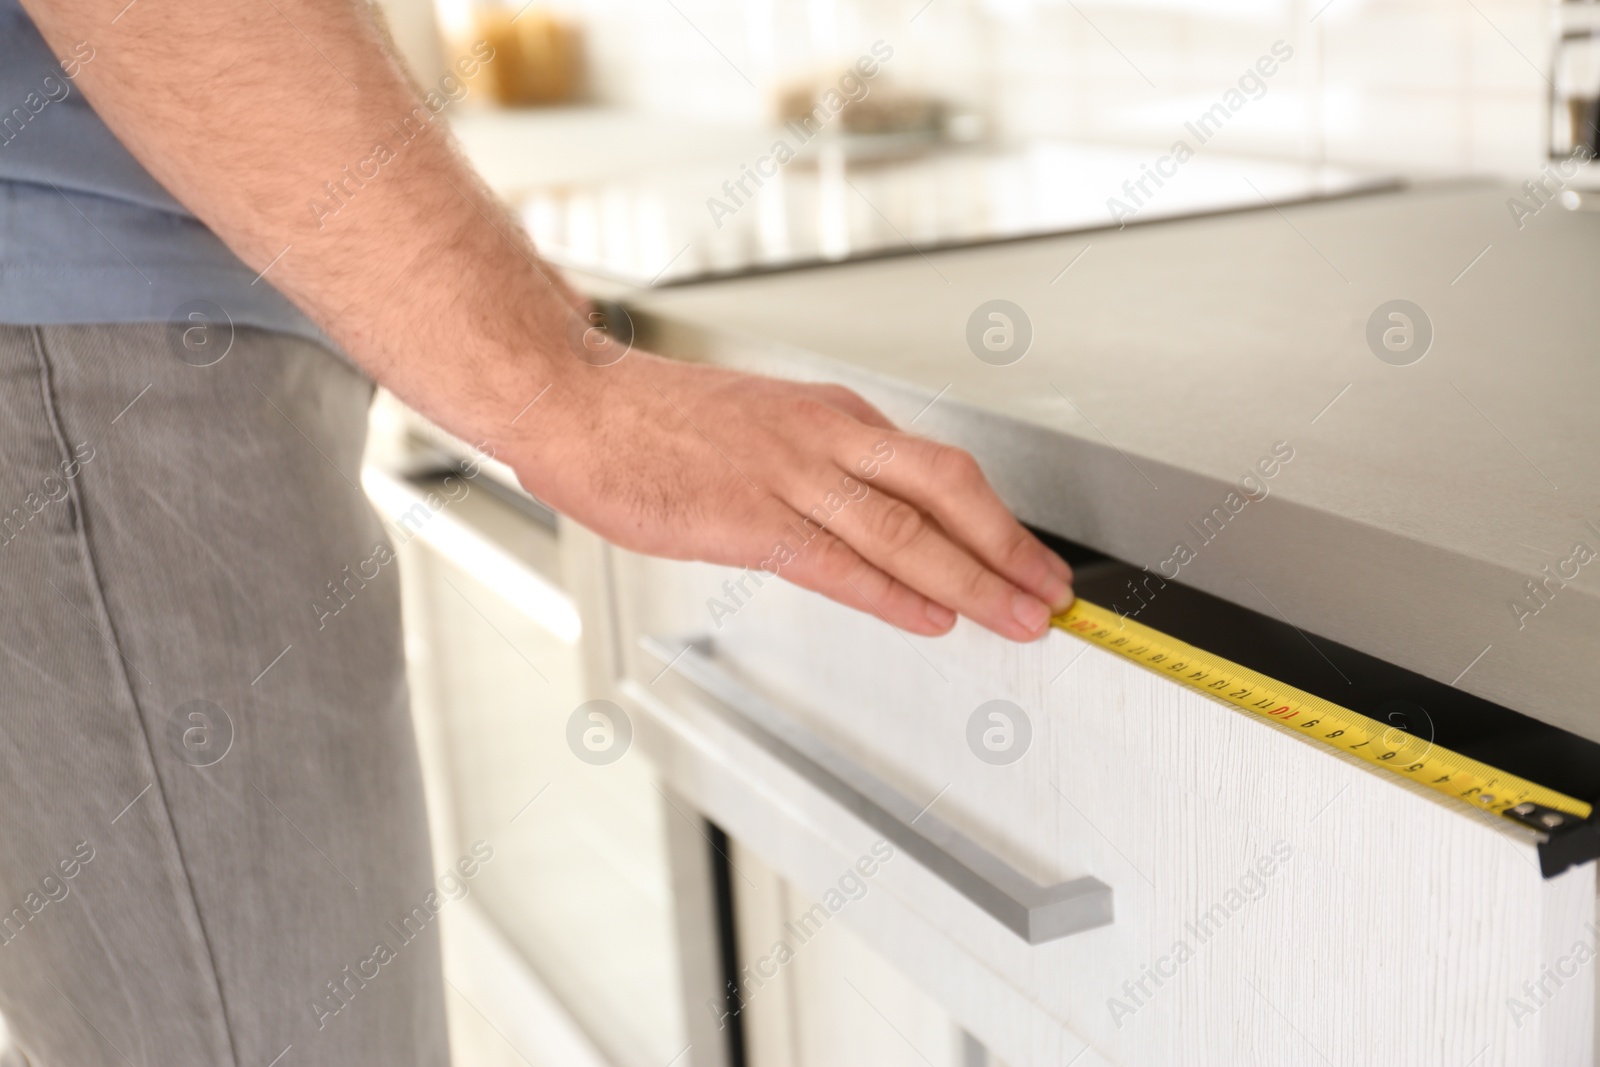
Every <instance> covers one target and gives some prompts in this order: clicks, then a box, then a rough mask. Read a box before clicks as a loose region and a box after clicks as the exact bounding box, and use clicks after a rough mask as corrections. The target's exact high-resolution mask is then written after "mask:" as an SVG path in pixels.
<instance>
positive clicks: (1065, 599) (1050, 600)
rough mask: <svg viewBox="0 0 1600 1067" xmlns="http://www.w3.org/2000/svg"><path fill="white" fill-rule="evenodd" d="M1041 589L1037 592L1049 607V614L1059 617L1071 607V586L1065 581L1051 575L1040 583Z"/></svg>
mask: <svg viewBox="0 0 1600 1067" xmlns="http://www.w3.org/2000/svg"><path fill="white" fill-rule="evenodd" d="M1040 584H1041V585H1042V586H1043V588H1041V589H1040V590H1039V592H1040V593H1041V594H1043V596H1044V602H1045V603H1046V604H1049V605H1050V612H1051V614H1053V615H1059V614H1061V613H1062V612H1063V611H1066V610H1067V609H1068V608H1070V607H1072V599H1073V598H1072V586H1071V584H1070V583H1068V582H1067V581H1066V580H1065V579H1062V578H1057V577H1055V576H1054V575H1052V576H1051V577H1049V578H1046V579H1045V580H1044V581H1043V582H1042V583H1040Z"/></svg>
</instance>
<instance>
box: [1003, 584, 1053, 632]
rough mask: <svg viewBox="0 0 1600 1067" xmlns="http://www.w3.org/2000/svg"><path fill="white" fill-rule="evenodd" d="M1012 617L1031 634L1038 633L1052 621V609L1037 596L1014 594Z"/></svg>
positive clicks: (1012, 598)
mask: <svg viewBox="0 0 1600 1067" xmlns="http://www.w3.org/2000/svg"><path fill="white" fill-rule="evenodd" d="M1011 617H1012V618H1014V619H1016V620H1017V622H1019V623H1021V624H1022V628H1023V629H1024V630H1027V631H1028V632H1029V633H1030V634H1033V633H1038V632H1039V631H1040V630H1042V629H1044V626H1045V623H1047V622H1049V621H1050V609H1049V608H1048V607H1046V606H1045V604H1044V601H1042V600H1040V599H1039V598H1038V597H1036V596H1029V595H1028V594H1027V593H1014V594H1012V596H1011Z"/></svg>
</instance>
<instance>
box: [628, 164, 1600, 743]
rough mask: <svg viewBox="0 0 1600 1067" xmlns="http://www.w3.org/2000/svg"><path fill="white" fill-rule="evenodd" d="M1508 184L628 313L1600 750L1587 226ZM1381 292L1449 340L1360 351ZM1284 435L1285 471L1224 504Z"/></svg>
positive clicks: (1035, 247) (1164, 564)
mask: <svg viewBox="0 0 1600 1067" xmlns="http://www.w3.org/2000/svg"><path fill="white" fill-rule="evenodd" d="M1515 192H1516V190H1513V189H1510V188H1499V187H1492V186H1470V187H1469V186H1454V187H1440V188H1431V189H1423V190H1411V191H1408V192H1402V193H1390V194H1381V195H1372V196H1364V197H1356V198H1351V199H1347V200H1339V201H1331V202H1324V203H1315V204H1308V205H1300V206H1295V207H1285V208H1282V209H1281V210H1280V209H1278V208H1272V207H1264V208H1263V209H1261V210H1258V211H1249V212H1242V213H1237V214H1231V215H1221V216H1212V217H1207V218H1196V219H1188V220H1183V221H1173V222H1161V223H1152V224H1147V225H1138V226H1129V227H1127V228H1126V229H1123V230H1120V231H1114V230H1106V231H1100V232H1093V233H1086V234H1078V235H1073V236H1069V237H1059V238H1048V239H1039V240H1029V241H1021V242H1016V243H1011V244H1004V245H996V246H989V247H982V248H973V249H965V250H960V251H951V252H941V253H937V254H930V255H920V254H908V255H905V256H902V257H898V258H893V259H884V260H878V261H873V262H867V263H857V264H847V265H840V266H835V267H830V268H827V269H822V270H809V271H799V272H794V273H787V274H776V275H768V276H762V277H754V278H747V279H741V280H737V281H729V282H721V283H715V284H705V285H696V286H686V287H682V288H676V289H670V288H669V289H664V290H659V291H654V292H640V293H635V294H633V295H632V296H630V297H628V304H629V307H630V309H631V310H633V311H634V313H635V321H636V324H637V327H638V329H639V336H640V339H641V342H642V343H644V344H648V345H651V346H653V347H655V348H657V349H658V350H663V351H666V352H668V353H671V354H678V355H683V356H686V357H690V358H704V359H710V360H715V361H718V362H725V363H730V364H735V365H742V366H746V367H751V368H755V369H760V370H765V371H768V372H772V373H778V374H786V375H789V376H797V377H807V378H828V379H833V380H839V381H843V382H846V383H848V384H850V385H853V386H855V387H857V388H859V389H861V390H862V391H863V392H865V393H866V394H868V395H869V396H871V397H872V398H873V399H875V400H876V401H878V402H879V403H880V404H881V405H883V406H884V407H885V409H886V410H887V411H888V412H889V413H890V415H891V416H892V417H895V418H896V419H898V420H899V421H900V422H901V423H902V424H905V423H906V422H908V421H910V420H912V419H913V418H915V425H914V427H913V428H914V429H916V430H918V431H921V432H923V433H926V434H929V435H931V436H934V437H937V438H940V439H943V440H947V441H950V442H953V443H957V444H960V445H962V446H964V447H966V448H969V449H970V450H972V451H973V452H974V453H975V454H976V455H977V456H978V458H979V459H980V460H981V461H982V463H983V466H984V468H985V470H986V471H987V472H988V473H989V475H990V477H991V479H992V480H993V481H994V482H995V484H996V485H997V486H998V488H999V489H1000V492H1001V494H1002V495H1003V496H1004V497H1005V499H1006V500H1007V502H1008V503H1010V504H1011V506H1012V507H1013V508H1014V509H1015V510H1016V511H1017V513H1018V514H1019V515H1020V516H1021V517H1022V518H1023V519H1025V520H1027V521H1029V522H1031V523H1034V524H1036V525H1038V526H1040V527H1043V528H1045V529H1048V530H1051V531H1054V532H1056V533H1058V534H1061V535H1062V536H1065V537H1068V538H1070V539H1073V540H1076V541H1079V542H1081V543H1084V544H1086V545H1089V546H1091V547H1093V548H1096V549H1099V550H1101V551H1104V552H1106V553H1108V554H1111V555H1113V556H1117V557H1119V558H1121V559H1124V560H1127V561H1129V562H1132V563H1135V564H1139V565H1142V566H1146V567H1149V568H1150V569H1152V570H1153V571H1156V570H1164V572H1165V573H1166V574H1167V575H1169V576H1171V575H1172V574H1173V573H1174V571H1176V572H1177V577H1178V578H1179V580H1181V581H1184V582H1187V583H1189V584H1192V585H1194V586H1197V587H1199V588H1201V589H1204V590H1206V591H1208V592H1211V593H1214V594H1216V595H1218V596H1221V597H1223V598H1225V599H1227V600H1230V601H1233V602H1236V603H1238V604H1241V605H1244V606H1246V607H1249V608H1252V609H1255V610H1258V611H1261V612H1264V613H1266V614H1269V615H1274V616H1278V617H1281V618H1286V619H1287V620H1289V621H1290V622H1292V623H1293V624H1294V625H1295V626H1297V627H1299V628H1300V629H1301V630H1303V631H1305V632H1307V633H1308V634H1311V635H1313V636H1315V635H1323V636H1326V637H1328V638H1332V639H1334V640H1336V641H1340V642H1343V643H1345V644H1347V645H1350V646H1353V647H1355V648H1357V649H1360V650H1362V651H1365V652H1368V653H1371V654H1373V655H1377V656H1380V657H1382V658H1384V659H1387V660H1389V661H1391V662H1395V663H1399V664H1401V665H1402V666H1405V667H1408V668H1411V669H1413V670H1415V671H1418V672H1420V673H1422V674H1425V675H1428V676H1429V677H1432V678H1435V679H1438V680H1440V681H1443V682H1447V683H1450V682H1453V683H1454V684H1456V685H1458V686H1460V687H1461V688H1462V689H1465V690H1469V691H1471V692H1473V693H1476V694H1479V695H1481V696H1484V697H1487V698H1489V699H1491V700H1495V701H1498V702H1500V703H1502V704H1505V705H1507V706H1510V707H1512V708H1516V709H1517V710H1520V711H1523V712H1525V713H1527V714H1530V715H1533V716H1535V717H1537V718H1540V719H1543V720H1545V721H1547V722H1550V723H1553V724H1556V725H1559V726H1561V727H1564V728H1566V729H1569V730H1572V731H1575V732H1577V733H1580V734H1583V735H1585V736H1587V737H1591V738H1595V739H1600V708H1597V707H1596V700H1595V698H1594V696H1593V695H1592V694H1593V685H1592V683H1591V680H1590V678H1589V672H1590V670H1591V669H1592V662H1593V654H1594V652H1595V651H1596V649H1597V647H1600V560H1597V561H1596V562H1594V563H1590V564H1587V565H1585V564H1583V563H1580V562H1578V561H1577V559H1575V558H1574V546H1575V545H1576V544H1578V543H1580V542H1581V543H1583V544H1584V545H1586V546H1587V547H1588V548H1591V549H1594V550H1595V551H1596V552H1600V473H1597V472H1596V469H1595V463H1596V460H1597V459H1600V429H1597V426H1596V422H1595V417H1594V416H1595V408H1596V401H1597V400H1600V360H1596V359H1595V358H1594V354H1595V351H1596V347H1597V343H1596V338H1597V335H1600V301H1597V300H1596V297H1595V292H1594V290H1595V287H1596V283H1597V280H1600V214H1597V213H1596V212H1595V211H1594V210H1593V208H1594V206H1595V205H1594V204H1593V202H1592V201H1590V200H1587V199H1586V200H1584V201H1582V202H1581V203H1580V204H1579V205H1578V207H1577V209H1575V210H1572V209H1568V208H1566V207H1564V206H1563V205H1561V204H1559V203H1553V204H1551V205H1550V206H1548V207H1545V208H1543V209H1542V210H1540V211H1539V212H1538V213H1537V214H1535V215H1533V216H1532V217H1530V218H1526V219H1525V220H1524V225H1523V227H1522V228H1521V229H1519V228H1518V226H1517V225H1516V222H1515V221H1514V219H1513V217H1512V214H1511V212H1510V211H1509V210H1508V207H1507V198H1508V196H1511V195H1513V194H1514V193H1515ZM1397 298H1399V299H1406V300H1410V301H1413V302H1415V304H1417V305H1419V306H1420V307H1421V308H1422V309H1423V310H1424V312H1425V314H1426V316H1427V318H1428V319H1429V320H1430V321H1431V323H1432V326H1433V330H1434V339H1433V341H1432V344H1431V348H1430V349H1429V350H1428V352H1427V353H1426V355H1425V357H1423V358H1422V359H1420V361H1417V362H1415V363H1412V364H1410V365H1406V366H1395V365H1391V364H1390V363H1387V362H1384V361H1381V360H1380V359H1379V358H1377V356H1375V355H1374V352H1373V350H1372V349H1371V348H1370V347H1369V344H1368V341H1367V337H1366V334H1367V324H1368V320H1369V317H1371V316H1372V314H1373V312H1374V310H1375V309H1377V308H1378V307H1379V305H1381V304H1384V303H1385V302H1386V301H1389V300H1393V299H1397ZM993 299H1004V300H1009V301H1011V302H1013V303H1014V304H1016V305H1018V306H1019V307H1020V308H1021V309H1023V312H1024V313H1025V315H1026V317H1027V319H1028V320H1029V321H1030V322H1031V326H1032V332H1033V338H1032V342H1031V346H1030V347H1029V349H1028V351H1027V353H1026V355H1025V356H1024V357H1023V358H1022V359H1020V360H1019V361H1017V362H1015V363H1013V364H1011V365H1007V366H996V365H991V364H990V363H986V362H983V361H981V360H980V359H978V358H977V357H976V356H975V355H974V352H973V350H972V349H971V348H970V347H969V344H968V340H967V333H968V320H969V317H970V316H971V315H972V313H973V312H974V310H975V309H976V308H977V307H978V306H979V305H980V304H983V303H984V302H985V301H989V300H993ZM1414 352H1415V349H1413V353H1414ZM935 398H937V399H936V400H935ZM930 401H933V403H932V405H931V406H928V405H929V402H930ZM919 413H920V414H919ZM1279 442H1284V443H1286V444H1285V445H1279ZM1275 447H1277V448H1278V450H1279V452H1280V454H1282V453H1283V452H1285V451H1286V450H1287V449H1290V448H1292V450H1293V458H1292V459H1290V460H1289V461H1288V462H1286V463H1280V464H1279V465H1278V467H1277V468H1276V470H1275V474H1274V476H1273V477H1271V478H1270V479H1267V480H1265V482H1264V485H1265V489H1266V491H1267V495H1266V497H1265V498H1264V499H1256V500H1250V501H1248V502H1243V503H1242V506H1241V502H1242V501H1244V496H1245V495H1244V493H1243V492H1242V491H1240V490H1239V483H1240V480H1241V478H1243V477H1244V476H1245V475H1246V474H1247V473H1249V472H1250V471H1251V470H1252V468H1254V467H1256V465H1257V464H1258V462H1260V461H1262V460H1263V459H1266V458H1268V457H1270V456H1271V455H1272V453H1273V451H1274V448H1275ZM1268 466H1271V464H1270V463H1269V464H1268ZM1234 492H1237V493H1239V495H1238V496H1235V497H1232V498H1231V499H1230V496H1229V494H1230V493H1234ZM1255 495H1256V496H1259V495H1260V490H1259V488H1258V489H1257V490H1256V492H1255ZM1219 508H1220V509H1222V511H1221V514H1222V516H1223V517H1224V518H1225V520H1226V521H1224V520H1223V518H1213V520H1212V523H1211V528H1212V530H1211V531H1205V530H1202V529H1200V524H1201V520H1202V519H1204V518H1205V517H1206V516H1208V515H1213V514H1214V512H1215V511H1216V509H1219ZM1235 510H1236V511H1237V513H1234V512H1235ZM1591 524H1592V525H1591ZM1212 531H1214V532H1212ZM1208 537H1209V539H1208ZM1180 544H1182V545H1185V546H1187V548H1188V550H1189V553H1192V557H1191V556H1190V555H1189V554H1186V553H1183V552H1177V551H1176V549H1177V546H1179V545H1180ZM1578 558H1582V555H1581V554H1580V556H1579V557H1578ZM1185 559H1187V562H1184V560H1185ZM1545 567H1549V568H1550V570H1549V571H1548V572H1545V571H1544V570H1543V568H1545ZM1563 572H1564V573H1565V574H1566V575H1567V576H1568V579H1570V580H1566V579H1563V578H1562V577H1561V575H1562V573H1563ZM1574 572H1576V577H1572V575H1573V574H1574ZM1547 573H1548V574H1551V575H1554V576H1555V577H1551V578H1546V574H1547ZM1530 582H1533V583H1536V584H1538V583H1543V584H1542V585H1540V587H1539V593H1538V596H1537V598H1536V597H1535V595H1534V594H1532V593H1530V588H1532V587H1530V586H1529V585H1528V583H1530ZM1136 603H1137V601H1135V600H1133V599H1132V598H1131V597H1130V598H1129V600H1128V601H1127V604H1128V605H1129V606H1133V605H1136ZM1518 603H1521V604H1523V605H1524V609H1523V610H1522V611H1517V610H1515V609H1514V608H1513V606H1512V605H1514V604H1518ZM1535 608H1537V609H1538V610H1537V611H1534V610H1533V609H1535Z"/></svg>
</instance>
